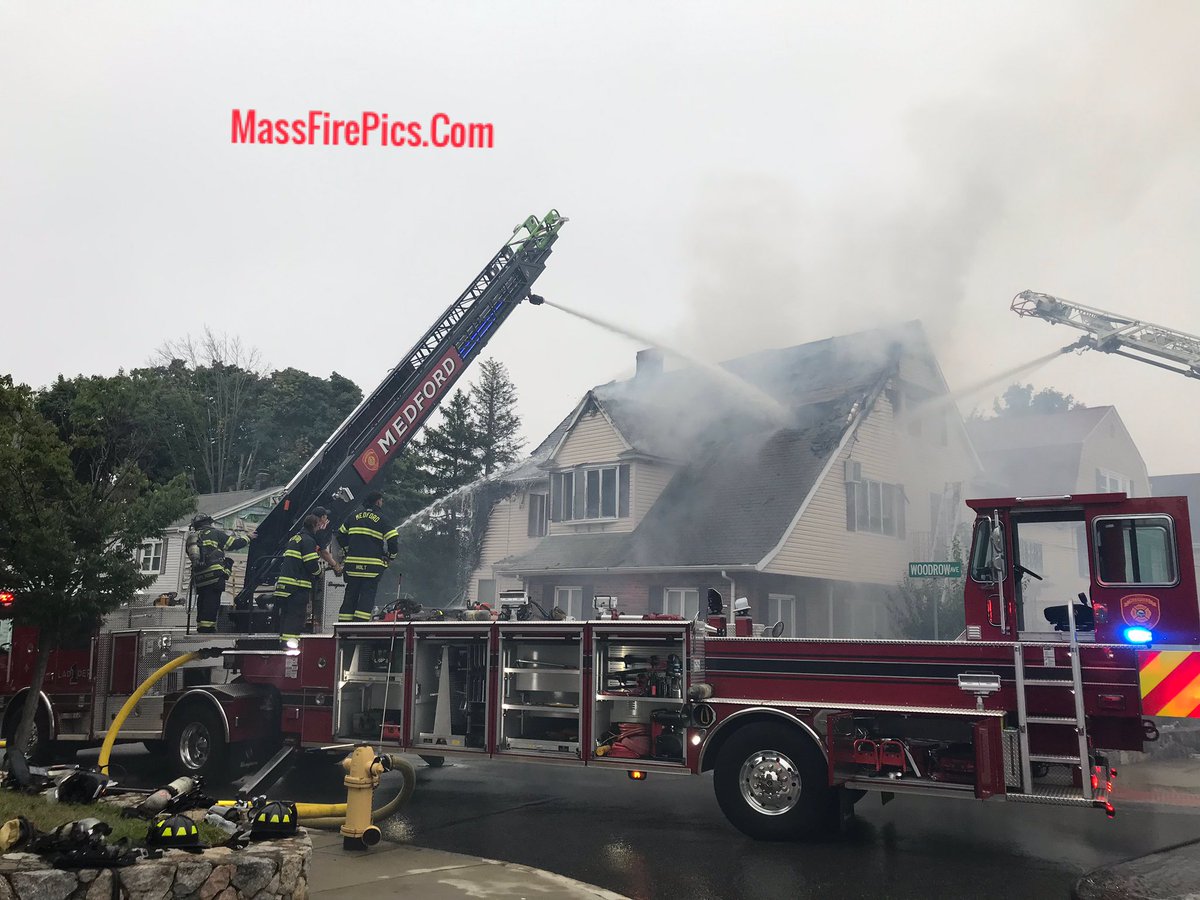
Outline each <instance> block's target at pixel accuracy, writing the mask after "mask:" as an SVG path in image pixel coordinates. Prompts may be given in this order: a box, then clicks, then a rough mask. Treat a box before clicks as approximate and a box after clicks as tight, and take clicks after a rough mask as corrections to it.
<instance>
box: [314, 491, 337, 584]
mask: <svg viewBox="0 0 1200 900" xmlns="http://www.w3.org/2000/svg"><path fill="white" fill-rule="evenodd" d="M313 515H314V516H316V517H317V518H318V519H319V520H320V521H318V522H317V530H316V531H314V532H313V537H314V538H316V539H317V552H318V553H320V554H321V559H323V560H324V561H325V565H327V566H329V568H331V569H333V573H334V574H335V575H341V574H342V567H341V566H340V565H339V564H338V561H337V560H336V559H334V558H333V554H332V553H330V552H329V544H330V542H331V541H332V540H333V529H332V528H331V527H330V526H329V510H327V509H326V508H325V507H324V506H314V507H313Z"/></svg>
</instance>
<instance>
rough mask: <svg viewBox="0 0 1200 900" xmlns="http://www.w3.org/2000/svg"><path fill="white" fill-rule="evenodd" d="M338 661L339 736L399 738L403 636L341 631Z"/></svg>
mask: <svg viewBox="0 0 1200 900" xmlns="http://www.w3.org/2000/svg"><path fill="white" fill-rule="evenodd" d="M337 666H338V668H337V672H336V674H337V682H336V685H335V688H336V691H337V721H336V729H335V733H336V735H337V737H338V738H341V739H347V738H350V739H355V740H370V741H377V742H379V743H381V744H399V743H401V737H402V735H403V731H402V727H403V724H404V722H403V710H404V636H403V635H402V634H401V635H400V636H399V637H393V636H392V635H380V636H379V637H339V638H338V647H337Z"/></svg>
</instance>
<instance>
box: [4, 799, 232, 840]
mask: <svg viewBox="0 0 1200 900" xmlns="http://www.w3.org/2000/svg"><path fill="white" fill-rule="evenodd" d="M17 816H24V817H25V818H26V819H28V820H29V821H30V822H31V823H32V824H33V827H34V828H36V829H37V830H38V831H52V830H53V829H55V828H56V827H58V826H59V825H64V824H66V823H67V822H74V821H76V820H77V819H100V820H101V821H102V822H107V823H108V824H109V825H111V826H112V833H111V834H109V835H108V837H107V839H108V840H109V841H110V842H115V841H118V840H120V839H121V838H128V839H129V842H130V843H131V844H133V845H134V846H135V847H144V846H145V845H146V825H147V821H146V820H145V819H126V818H122V816H121V809H120V807H118V806H115V805H114V804H112V803H88V804H83V803H51V802H50V801H49V800H47V799H46V798H45V797H43V796H42V795H41V794H22V793H20V792H18V791H8V790H0V823H3V822H7V821H8V820H9V819H15V818H16V817H17ZM199 827H200V839H201V840H202V841H204V843H206V844H208V845H209V846H211V847H216V846H219V845H221V844H223V843H225V841H226V839H227V838H228V835H226V834H225V832H223V831H222V830H221V829H220V828H214V827H213V826H212V825H208V824H205V823H204V822H200V823H199Z"/></svg>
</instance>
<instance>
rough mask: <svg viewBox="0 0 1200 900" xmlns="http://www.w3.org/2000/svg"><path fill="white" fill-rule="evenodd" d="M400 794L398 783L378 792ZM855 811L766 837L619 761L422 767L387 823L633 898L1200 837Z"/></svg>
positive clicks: (1190, 816)
mask: <svg viewBox="0 0 1200 900" xmlns="http://www.w3.org/2000/svg"><path fill="white" fill-rule="evenodd" d="M114 760H115V761H116V762H118V763H120V764H123V765H125V766H126V767H127V768H128V770H129V773H130V775H131V776H132V777H131V779H130V780H131V781H132V780H136V781H143V782H146V781H153V780H154V779H155V778H157V777H159V776H160V775H161V774H162V769H161V764H160V763H158V761H156V760H154V759H153V758H151V757H149V756H148V755H147V754H145V753H144V751H136V750H121V751H119V753H118V754H117V755H116V756H115V757H114ZM392 778H394V776H385V779H392ZM394 789H395V781H394V780H393V781H391V782H390V784H388V785H386V790H385V791H381V792H380V795H379V798H378V799H379V801H380V802H382V801H383V800H386V799H387V797H388V796H390V795H391V794H390V791H392V790H394ZM271 794H272V795H273V796H279V797H289V798H291V799H296V800H308V801H314V802H330V801H336V800H339V799H342V798H343V797H344V792H343V789H342V787H341V781H340V774H339V773H338V772H337V771H335V770H333V768H332V767H329V768H327V769H326V768H322V767H309V768H307V769H304V770H300V771H297V772H295V773H294V774H292V775H290V776H289V777H287V778H285V779H284V780H282V781H281V782H279V784H278V785H277V786H276V787H275V788H274V789H273V790H272V791H271ZM1118 799H1119V794H1118ZM858 813H859V815H858V818H857V821H856V823H855V825H854V827H853V829H852V830H851V833H850V834H849V835H847V836H845V837H843V838H840V839H837V840H834V841H829V842H826V843H821V844H816V845H803V844H764V843H759V842H756V841H752V840H750V839H748V838H745V837H743V836H742V835H741V834H740V833H739V832H737V831H735V830H734V829H733V828H732V827H730V826H729V825H728V824H726V822H725V819H724V817H723V816H722V815H721V812H720V810H719V809H718V808H717V805H716V801H715V799H714V798H713V795H712V779H711V776H702V777H686V776H656V777H651V778H650V779H648V780H647V781H645V782H632V781H630V780H629V779H628V778H626V777H625V776H624V775H622V774H620V773H615V772H597V771H588V772H585V771H579V770H575V769H569V768H551V767H547V766H534V765H516V764H509V763H496V762H486V761H482V760H481V761H478V762H475V761H471V762H467V763H461V762H456V763H454V764H452V765H451V764H448V765H446V766H445V767H443V768H440V769H430V768H426V767H424V766H420V768H419V784H418V787H417V791H416V793H415V795H414V798H413V801H412V803H411V804H410V806H409V807H408V809H407V810H405V811H404V812H403V813H402V814H400V815H398V816H396V817H395V818H393V819H392V820H390V821H389V822H388V823H387V824H386V825H385V826H384V832H385V836H386V837H387V838H389V839H391V840H397V841H404V842H411V843H414V844H416V845H418V846H423V847H430V848H434V849H438V850H449V851H454V852H458V853H467V854H472V855H476V856H483V857H489V858H493V859H500V860H505V861H508V862H516V863H521V864H524V865H528V866H535V867H538V868H543V869H548V870H550V871H552V872H557V873H559V874H562V875H567V876H569V877H571V878H576V879H579V880H581V881H585V882H590V883H592V884H596V885H599V886H601V887H604V888H607V889H609V890H612V891H616V892H618V893H620V894H624V895H626V896H628V897H632V898H635V900H650V898H654V900H659V898H671V900H676V898H680V897H688V898H696V900H707V898H714V900H715V898H733V897H754V898H763V900H772V898H788V900H798V898H806V897H818V896H819V897H826V898H828V897H847V898H849V897H864V898H868V897H869V898H872V900H876V898H884V897H888V898H891V897H897V898H902V897H920V898H922V900H927V898H928V897H929V896H930V895H931V894H932V895H934V896H942V897H1004V898H1006V900H1011V898H1013V897H1030V898H1032V897H1036V898H1042V897H1066V896H1067V895H1068V892H1069V890H1070V886H1071V884H1072V883H1073V882H1074V881H1075V879H1077V878H1078V877H1079V876H1080V875H1081V874H1083V873H1084V872H1087V871H1089V870H1091V869H1093V868H1095V867H1097V866H1100V865H1104V864H1106V863H1110V862H1115V861H1117V860H1121V859H1126V858H1130V857H1133V856H1138V855H1141V854H1144V853H1149V852H1151V851H1153V850H1155V849H1158V848H1161V847H1165V846H1168V845H1172V844H1177V843H1179V842H1181V841H1185V840H1192V839H1198V838H1200V815H1197V814H1195V813H1194V812H1192V813H1189V812H1187V811H1185V810H1173V809H1165V808H1159V807H1150V806H1146V805H1141V806H1138V805H1134V804H1129V803H1127V804H1125V805H1123V806H1122V807H1121V811H1120V813H1119V815H1118V817H1117V819H1116V820H1115V821H1108V820H1107V819H1105V817H1104V815H1103V814H1102V813H1100V812H1098V811H1088V810H1076V809H1059V808H1054V807H1036V806H1028V805H1017V804H1005V803H1001V802H993V803H987V804H982V803H977V802H975V801H966V800H935V799H926V798H916V797H901V798H897V799H896V800H895V801H893V802H892V803H890V804H888V805H887V806H886V807H885V806H882V805H881V804H880V801H879V799H878V798H877V797H870V796H868V797H866V798H864V799H863V801H862V802H860V803H859V806H858Z"/></svg>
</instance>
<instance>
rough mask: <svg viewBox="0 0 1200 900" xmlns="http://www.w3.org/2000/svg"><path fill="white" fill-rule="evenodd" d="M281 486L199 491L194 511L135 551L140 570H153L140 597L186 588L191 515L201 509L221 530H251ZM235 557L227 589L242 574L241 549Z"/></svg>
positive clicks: (277, 496) (232, 589)
mask: <svg viewBox="0 0 1200 900" xmlns="http://www.w3.org/2000/svg"><path fill="white" fill-rule="evenodd" d="M284 490H285V488H283V487H272V488H254V489H251V490H248V491H225V492H224V493H220V494H201V495H200V496H199V497H197V498H196V511H195V512H190V513H188V514H187V515H186V516H184V517H183V518H181V519H179V520H178V521H176V522H172V523H171V525H170V526H168V527H167V529H166V530H165V531H163V533H162V535H161V536H160V537H157V538H152V539H150V540H147V541H145V542H144V543H143V544H142V546H141V548H140V549H139V550H138V552H137V561H138V565H139V566H140V567H141V570H142V571H143V572H146V573H148V574H155V575H157V578H155V580H154V583H153V584H151V585H150V586H149V587H147V588H145V589H144V590H143V591H142V593H141V596H142V599H143V600H153V599H154V598H155V597H158V596H159V595H161V594H171V593H174V594H176V595H177V596H178V597H181V598H182V597H184V596H185V595H186V594H187V590H188V581H189V579H190V577H191V567H190V566H189V565H188V562H187V554H186V553H185V552H184V551H185V544H186V542H187V533H188V526H189V525H190V524H191V521H192V519H193V518H194V517H195V516H197V515H199V514H200V513H204V514H205V515H209V516H212V517H213V522H214V523H215V524H216V526H217V527H218V528H220V529H222V530H224V531H228V532H232V531H241V530H247V531H250V530H253V529H254V528H255V526H257V524H258V523H259V522H261V521H262V520H263V519H264V518H266V515H267V513H269V512H270V511H271V510H272V509H273V508H274V506H275V504H276V503H278V502H279V501H280V499H282V497H283V493H284ZM231 556H232V557H233V559H234V561H235V565H234V569H233V577H232V578H231V579H230V580H229V584H228V585H227V588H228V589H229V590H228V591H227V593H229V592H236V591H237V590H238V588H239V587H240V585H241V581H242V578H243V577H244V575H245V562H246V553H245V551H244V550H242V551H239V552H237V553H233V554H231Z"/></svg>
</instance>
